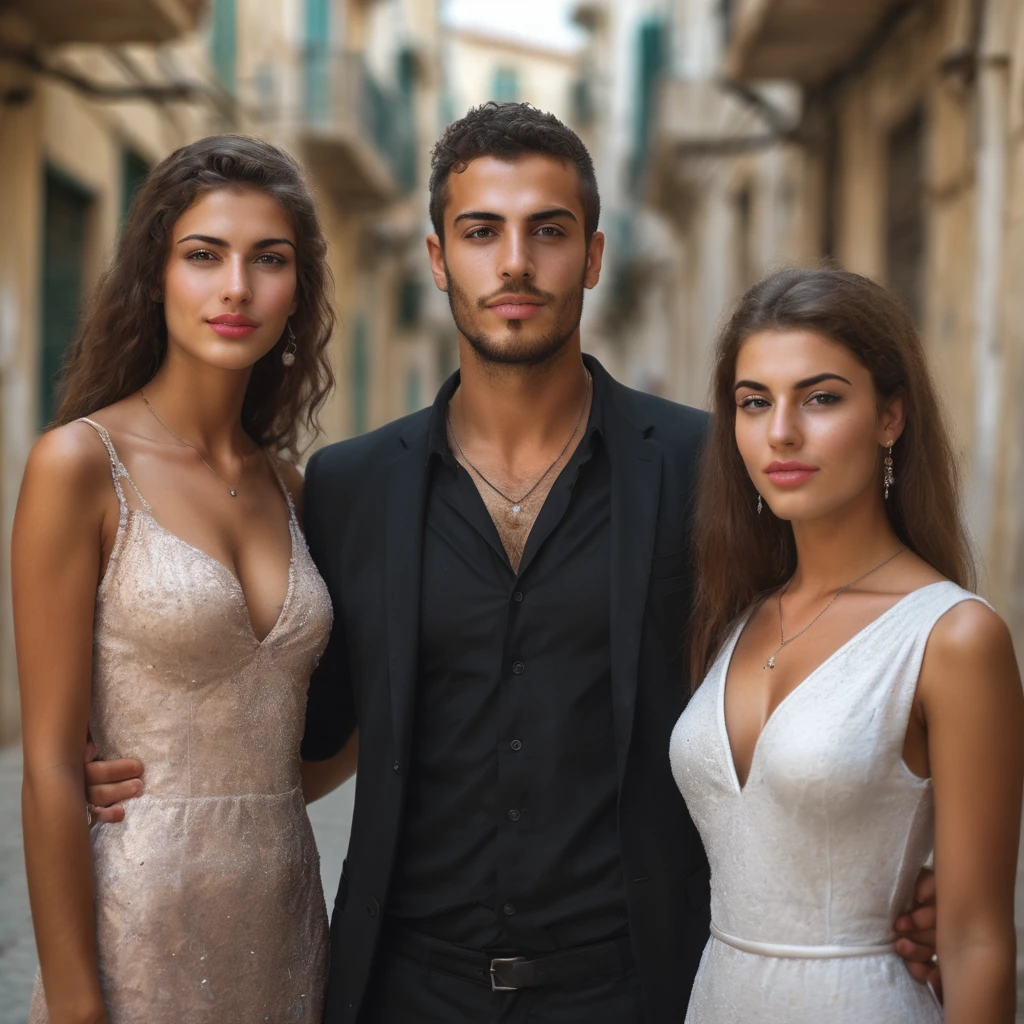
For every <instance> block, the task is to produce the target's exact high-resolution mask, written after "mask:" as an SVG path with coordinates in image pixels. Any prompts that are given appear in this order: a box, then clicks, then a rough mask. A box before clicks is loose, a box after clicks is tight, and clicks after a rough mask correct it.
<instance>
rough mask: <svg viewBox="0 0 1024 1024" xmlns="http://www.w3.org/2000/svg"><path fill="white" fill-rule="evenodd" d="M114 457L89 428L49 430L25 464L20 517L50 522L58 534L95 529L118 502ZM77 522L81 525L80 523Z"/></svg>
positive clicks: (73, 426)
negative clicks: (113, 478) (113, 481)
mask: <svg viewBox="0 0 1024 1024" xmlns="http://www.w3.org/2000/svg"><path fill="white" fill-rule="evenodd" d="M110 474H111V470H110V457H109V455H108V454H107V450H106V448H105V447H104V446H103V442H102V441H101V440H100V438H99V436H98V435H97V433H96V431H95V430H94V429H93V428H92V427H90V426H89V425H88V424H87V423H78V422H74V423H66V424H64V425H63V426H59V427H54V428H53V429H52V430H48V431H47V432H46V433H45V434H43V435H42V437H40V438H39V439H38V440H37V441H36V443H35V444H34V445H33V446H32V451H31V452H30V453H29V457H28V461H27V463H26V465H25V475H24V478H23V480H22V485H21V494H20V496H19V498H18V512H19V518H21V519H22V520H23V521H24V518H25V517H26V516H27V517H28V518H29V519H30V520H38V521H40V522H43V521H45V522H46V523H49V524H50V526H51V527H52V528H54V529H64V527H62V526H60V525H59V524H61V523H65V525H66V527H67V528H68V529H73V530H77V529H78V528H80V527H88V528H90V529H91V528H92V526H95V525H97V524H98V523H100V522H101V521H102V520H103V517H104V515H105V514H106V512H107V511H108V506H109V504H110V502H111V500H112V497H113V493H114V492H113V487H112V485H111V476H110ZM76 523H77V526H75V524H76Z"/></svg>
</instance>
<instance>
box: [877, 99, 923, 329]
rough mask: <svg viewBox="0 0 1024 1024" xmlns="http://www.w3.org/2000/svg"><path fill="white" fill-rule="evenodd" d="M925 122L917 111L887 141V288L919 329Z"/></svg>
mask: <svg viewBox="0 0 1024 1024" xmlns="http://www.w3.org/2000/svg"><path fill="white" fill-rule="evenodd" d="M924 139H925V117H924V109H923V107H918V108H917V109H916V110H915V111H914V112H913V113H912V114H911V115H910V116H909V117H908V118H907V119H906V120H904V121H903V122H902V123H901V124H899V125H897V126H896V128H895V129H894V130H893V131H892V132H891V133H890V135H889V196H888V209H887V218H886V221H887V224H886V240H885V241H886V245H885V250H886V262H887V266H888V278H889V287H890V288H891V289H892V290H893V291H894V292H895V293H896V295H897V296H898V297H899V298H900V300H901V301H902V302H903V304H904V305H905V306H906V307H907V310H908V311H909V312H910V315H911V316H912V317H913V318H914V321H915V323H917V324H919V325H920V324H921V322H922V318H923V316H924V285H925V279H924V272H925V228H926V225H925V150H924Z"/></svg>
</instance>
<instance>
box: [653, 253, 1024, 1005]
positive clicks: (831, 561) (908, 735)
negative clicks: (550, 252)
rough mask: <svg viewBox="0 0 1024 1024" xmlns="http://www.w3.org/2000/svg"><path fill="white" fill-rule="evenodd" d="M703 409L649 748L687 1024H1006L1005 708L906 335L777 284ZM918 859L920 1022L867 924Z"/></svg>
mask: <svg viewBox="0 0 1024 1024" xmlns="http://www.w3.org/2000/svg"><path fill="white" fill-rule="evenodd" d="M713 401H714V427H713V431H712V435H711V438H710V440H709V443H708V448H707V451H706V453H705V461H704V470H703V474H704V475H703V481H702V491H701V494H700V499H699V509H698V526H697V547H696V550H697V570H698V591H699V597H698V605H697V611H696V616H695V620H694V633H693V648H692V651H693V661H694V673H693V678H694V679H695V680H698V681H699V680H701V679H703V682H702V683H701V685H700V686H699V688H698V689H697V690H696V692H695V694H694V696H693V698H692V699H691V700H690V703H689V706H688V707H687V709H686V711H685V712H684V713H683V715H682V717H681V718H680V720H679V722H678V724H677V726H676V728H675V731H674V733H673V736H672V743H671V762H672V768H673V771H674V773H675V777H676V781H677V782H678V784H679V788H680V790H681V791H682V793H683V796H684V798H685V799H686V802H687V804H688V806H689V810H690V812H691V814H692V816H693V819H694V821H695V822H696V824H697V826H698V828H699V829H700V832H701V836H702V837H703V840H704V845H705V847H706V848H707V852H708V857H709V860H710V863H711V900H712V902H711V912H712V937H711V939H710V941H709V942H708V946H707V948H706V950H705V953H704V958H703V961H702V964H701V968H700V971H699V973H698V976H697V980H696V984H695V986H694V990H693V995H692V997H691V1001H690V1005H689V1011H688V1013H687V1015H686V1021H687V1024H733V1022H735V1024H740V1022H743V1024H754V1022H758V1024H771V1022H777V1024H811V1022H814V1024H822V1022H825V1021H827V1022H832V1024H866V1022H869V1021H870V1022H872V1024H875V1022H883V1021H884V1022H893V1024H895V1022H937V1021H942V1020H943V1019H945V1020H946V1021H947V1022H950V1024H952V1022H956V1024H968V1022H969V1024H1011V1022H1012V1021H1013V1019H1014V1006H1015V979H1014V967H1015V936H1014V922H1013V892H1014V880H1015V874H1016V860H1017V845H1018V836H1019V827H1020V812H1021V795H1022V778H1024V696H1022V692H1021V681H1020V675H1019V672H1018V669H1017V665H1016V662H1015V659H1014V653H1013V647H1012V643H1011V640H1010V636H1009V633H1008V631H1007V628H1006V626H1005V625H1004V623H1003V622H1002V620H1001V619H1000V618H999V617H998V616H997V615H996V614H995V612H994V611H993V610H992V609H991V608H990V607H989V606H988V605H986V604H985V603H984V602H982V601H981V600H980V599H978V598H976V597H975V596H974V595H973V594H972V593H971V592H970V590H969V589H966V588H970V586H971V585H972V577H973V573H972V565H971V556H970V551H969V547H968V543H967V540H966V534H965V531H964V528H963V525H962V520H961V518H960V511H959V503H958V488H957V473H956V469H955V460H954V454H953V447H952V444H951V442H950V440H949V437H948V434H947V432H946V430H945V428H944V426H943V423H942V418H941V415H940V411H939V407H938V403H937V401H936V398H935V392H934V388H933V386H932V384H931V381H930V379H929V375H928V371H927V368H926V365H925V359H924V353H923V350H922V347H921V343H920V340H919V338H918V336H917V334H916V331H915V329H914V326H913V324H912V323H911V321H910V318H909V317H908V316H907V314H906V312H905V311H904V310H903V309H902V307H901V306H900V305H899V303H898V302H897V301H896V300H895V299H894V298H893V297H892V296H890V295H889V294H888V293H887V292H886V291H885V290H884V289H882V288H880V287H879V286H878V285H876V284H874V283H872V282H871V281H869V280H867V279H865V278H862V277H859V276H857V275H854V274H849V273H845V272H843V271H839V270H824V269H819V270H786V271H782V272H780V273H778V274H775V275H773V276H772V277H770V278H768V279H767V280H766V281H763V282H761V283H760V284H758V285H756V286H755V287H754V288H752V289H751V290H750V292H749V293H748V294H747V295H746V296H745V297H744V299H743V300H742V301H741V303H740V306H739V307H738V309H737V311H736V313H735V314H734V316H733V317H732V320H731V322H730V323H729V324H728V326H727V327H726V329H725V331H724V333H723V336H722V338H721V340H720V342H719V345H718V350H717V362H716V367H715V372H714V380H713ZM933 849H934V856H935V871H936V884H937V887H938V906H939V915H938V960H939V962H940V963H941V966H942V977H943V985H944V991H945V1010H944V1011H943V1009H942V1008H941V1007H940V1006H939V1003H938V1000H937V999H936V998H935V997H934V995H933V993H932V991H931V990H930V989H928V988H926V987H925V986H923V985H919V984H917V983H916V982H914V981H913V980H912V979H911V978H910V976H909V975H908V974H907V972H906V970H905V968H904V966H903V964H902V961H901V960H900V959H899V957H898V956H897V955H896V954H895V952H894V950H893V942H894V935H893V933H892V930H891V924H890V922H891V921H892V920H893V919H894V918H895V917H896V916H897V915H899V914H900V913H901V912H903V911H905V910H907V909H908V908H909V907H910V905H911V903H912V896H913V884H914V880H915V878H916V876H917V874H918V871H919V870H920V869H921V867H922V865H923V864H924V863H925V861H926V860H927V858H928V856H929V854H930V853H931V852H932V850H933ZM943 1014H945V1016H943Z"/></svg>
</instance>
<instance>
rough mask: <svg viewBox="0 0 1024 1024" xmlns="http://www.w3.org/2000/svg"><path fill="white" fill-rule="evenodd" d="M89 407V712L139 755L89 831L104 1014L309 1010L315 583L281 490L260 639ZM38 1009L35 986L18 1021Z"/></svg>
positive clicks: (310, 1015) (168, 1016) (315, 973)
mask: <svg viewBox="0 0 1024 1024" xmlns="http://www.w3.org/2000/svg"><path fill="white" fill-rule="evenodd" d="M89 422H91V421H89ZM92 425H93V426H94V427H96V429H97V431H98V432H99V434H100V436H101V437H102V438H103V441H104V443H105V444H106V446H107V449H108V451H109V453H110V459H111V464H112V467H113V472H114V485H115V488H116V490H117V495H118V500H119V502H120V506H121V519H120V524H119V526H118V531H117V540H116V543H115V546H114V550H113V553H112V554H111V557H110V563H109V565H108V567H107V570H106V573H105V575H104V577H103V580H102V582H101V583H100V586H99V590H98V593H97V601H96V616H95V634H94V665H93V682H92V708H91V715H90V728H91V732H92V737H93V740H94V741H95V743H96V746H97V748H98V750H99V754H100V756H101V757H103V758H115V757H119V756H131V757H138V758H140V759H141V760H142V761H143V763H144V764H145V767H146V774H145V792H144V793H143V795H142V796H140V797H138V798H136V799H134V800H130V801H128V803H127V804H126V805H125V820H124V822H123V823H121V824H116V825H102V824H101V825H97V826H95V827H94V828H93V830H92V855H93V877H94V885H95V906H96V930H97V943H98V953H99V966H100V976H101V982H102V986H103V993H104V999H105V1004H106V1008H107V1014H108V1019H109V1022H110V1024H249V1022H271V1024H282V1022H285V1021H289V1022H293V1021H294V1022H316V1024H319V1021H320V1020H321V1018H322V1010H323V996H324V990H325V986H326V977H327V955H328V943H327V914H326V909H325V906H324V897H323V890H322V888H321V884H320V870H319V858H318V855H317V850H316V845H315V842H314V839H313V834H312V830H311V829H310V825H309V819H308V818H307V816H306V809H305V806H304V804H303V800H302V791H301V789H300V785H299V781H300V780H299V742H300V740H301V737H302V729H303V719H304V714H305V702H306V689H307V684H308V680H309V675H310V672H311V671H312V669H313V667H314V665H315V663H316V661H317V658H318V657H319V655H320V653H321V652H322V650H323V648H324V646H325V644H326V642H327V637H328V634H329V632H330V626H331V605H330V599H329V597H328V594H327V589H326V587H325V586H324V583H323V581H322V580H321V578H320V576H319V574H318V573H317V570H316V567H315V566H314V565H313V561H312V559H311V558H310V556H309V553H308V551H307V549H306V545H305V541H304V539H303V536H302V533H301V532H300V530H299V526H298V523H297V521H296V518H295V513H294V509H293V508H292V505H291V499H290V497H289V498H288V506H289V522H290V527H289V528H290V532H291V545H292V559H291V563H290V567H289V574H288V591H287V596H286V598H285V601H284V606H283V608H282V611H281V615H280V618H279V619H278V621H277V624H276V625H275V626H274V628H273V629H272V630H271V632H270V634H269V635H268V636H267V637H266V638H265V639H264V640H263V641H262V642H260V641H259V640H257V638H256V635H255V633H254V632H253V629H252V625H251V622H250V619H249V613H248V609H247V607H246V604H245V599H244V596H243V594H242V589H241V585H240V584H239V582H238V580H237V579H236V577H235V576H234V575H233V574H232V573H231V572H230V571H229V570H228V569H227V568H226V567H225V566H223V565H222V564H221V563H220V562H218V561H216V560H215V559H213V558H212V557H211V556H209V555H208V554H206V553H204V552H203V551H201V550H199V549H198V548H195V547H192V546H191V545H189V544H187V543H185V542H184V541H182V540H181V539H179V538H178V537H176V536H174V535H173V534H171V533H169V532H168V531H167V530H165V529H164V528H163V527H162V526H160V525H159V523H158V522H157V521H156V519H155V518H154V517H153V514H152V511H151V509H150V508H149V506H148V505H147V504H146V502H145V499H144V498H142V495H141V494H139V492H138V489H137V488H135V484H134V482H133V481H132V480H131V478H130V477H129V476H128V473H127V471H126V470H125V468H124V466H123V465H122V463H121V461H120V459H119V458H118V456H117V453H116V452H115V450H114V447H113V445H112V444H111V442H110V438H109V436H108V435H107V433H106V431H105V430H104V429H103V428H102V427H100V426H99V425H98V424H92ZM122 480H126V481H127V482H128V483H129V484H130V485H131V487H132V488H134V491H135V495H137V496H138V502H141V507H139V508H135V507H129V503H128V502H127V501H126V499H125V495H124V491H123V488H122V486H121V481H122ZM282 486H283V485H282ZM285 493H286V497H287V491H286V492H285ZM132 504H133V505H135V504H137V502H136V501H135V497H134V496H133V500H132ZM47 1019H48V1018H47V1013H46V1009H45V1006H44V999H43V997H42V992H41V989H40V987H39V986H38V985H37V987H36V992H35V996H34V998H33V1003H32V1009H31V1011H30V1015H29V1021H30V1024H46V1021H47Z"/></svg>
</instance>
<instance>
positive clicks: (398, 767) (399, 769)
mask: <svg viewBox="0 0 1024 1024" xmlns="http://www.w3.org/2000/svg"><path fill="white" fill-rule="evenodd" d="M391 767H392V768H394V770H395V774H396V775H400V774H401V772H402V766H401V765H400V764H399V763H398V762H397V761H396V762H395V763H394V764H393V765H392V766H391Z"/></svg>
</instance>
